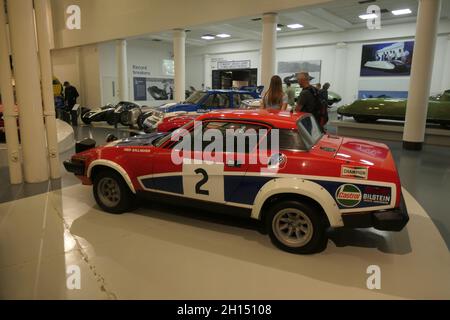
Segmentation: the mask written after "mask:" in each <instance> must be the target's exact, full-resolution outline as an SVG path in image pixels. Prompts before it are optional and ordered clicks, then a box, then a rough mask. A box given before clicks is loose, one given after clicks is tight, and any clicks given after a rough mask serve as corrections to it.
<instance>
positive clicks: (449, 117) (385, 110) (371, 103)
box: [337, 90, 450, 126]
mask: <svg viewBox="0 0 450 320" xmlns="http://www.w3.org/2000/svg"><path fill="white" fill-rule="evenodd" d="M406 102H407V99H380V98H378V99H362V100H356V101H355V102H353V103H352V104H349V105H345V106H342V107H340V108H338V110H337V112H338V114H340V115H341V116H345V117H353V118H354V119H355V120H356V121H357V122H374V121H377V120H378V119H388V120H405V115H406ZM427 122H429V123H437V124H441V125H443V126H449V125H450V90H447V91H445V92H444V93H443V94H439V95H437V96H433V97H430V99H429V103H428V116H427Z"/></svg>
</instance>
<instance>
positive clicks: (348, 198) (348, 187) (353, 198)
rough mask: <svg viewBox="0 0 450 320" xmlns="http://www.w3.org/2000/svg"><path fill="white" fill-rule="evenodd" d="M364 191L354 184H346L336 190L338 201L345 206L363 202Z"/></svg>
mask: <svg viewBox="0 0 450 320" xmlns="http://www.w3.org/2000/svg"><path fill="white" fill-rule="evenodd" d="M361 200H362V193H361V190H359V188H358V187H357V186H355V185H353V184H344V185H342V186H340V187H339V188H338V189H337V191H336V201H337V202H338V203H339V204H340V205H341V206H343V207H346V208H353V207H356V206H357V205H358V204H360V203H361Z"/></svg>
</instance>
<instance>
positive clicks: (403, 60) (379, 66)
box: [360, 41, 414, 77]
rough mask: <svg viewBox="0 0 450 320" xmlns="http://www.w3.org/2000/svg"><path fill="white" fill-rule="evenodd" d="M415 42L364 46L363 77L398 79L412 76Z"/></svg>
mask: <svg viewBox="0 0 450 320" xmlns="http://www.w3.org/2000/svg"><path fill="white" fill-rule="evenodd" d="M413 53H414V41H405V42H387V43H377V44H368V45H363V48H362V57H361V74H360V75H361V77H377V76H378V77H389V76H390V77H393V76H394V77H398V76H409V75H410V74H411V63H412V57H413Z"/></svg>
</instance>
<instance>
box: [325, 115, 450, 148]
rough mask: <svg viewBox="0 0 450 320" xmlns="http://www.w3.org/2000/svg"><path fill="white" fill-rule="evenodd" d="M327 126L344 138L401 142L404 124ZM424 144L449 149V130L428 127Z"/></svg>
mask: <svg viewBox="0 0 450 320" xmlns="http://www.w3.org/2000/svg"><path fill="white" fill-rule="evenodd" d="M329 126H333V127H336V133H337V134H338V135H340V136H344V137H354V138H363V139H376V140H391V141H403V130H404V123H403V122H400V121H377V122H374V123H358V122H356V121H354V120H353V119H345V120H333V121H330V122H329ZM424 143H425V144H429V145H437V146H446V147H450V129H445V128H442V127H440V126H439V125H436V126H435V125H429V126H427V128H426V130H425V142H424Z"/></svg>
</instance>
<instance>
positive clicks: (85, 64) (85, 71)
mask: <svg viewBox="0 0 450 320" xmlns="http://www.w3.org/2000/svg"><path fill="white" fill-rule="evenodd" d="M52 63H53V75H54V76H56V77H57V78H58V79H59V80H60V81H61V82H64V81H69V82H70V83H71V84H72V85H73V86H75V87H76V88H77V89H78V92H79V94H80V98H79V99H78V103H80V104H81V105H82V106H89V107H96V106H99V105H100V104H101V94H100V75H99V56H98V48H97V45H89V46H83V47H76V48H68V49H60V50H52Z"/></svg>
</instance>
